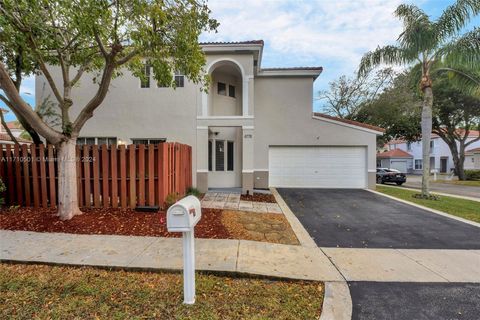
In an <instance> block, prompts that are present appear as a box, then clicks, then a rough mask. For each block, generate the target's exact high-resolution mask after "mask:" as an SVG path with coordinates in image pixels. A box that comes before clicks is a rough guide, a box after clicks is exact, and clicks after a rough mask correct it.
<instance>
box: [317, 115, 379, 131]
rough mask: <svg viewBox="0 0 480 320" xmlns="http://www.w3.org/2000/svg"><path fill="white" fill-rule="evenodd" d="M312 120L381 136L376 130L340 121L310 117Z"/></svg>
mask: <svg viewBox="0 0 480 320" xmlns="http://www.w3.org/2000/svg"><path fill="white" fill-rule="evenodd" d="M312 118H313V119H316V120H321V121H325V122H329V123H333V124H338V125H340V126H344V127H347V128H352V129H357V130H360V131H365V132H368V133H374V134H376V135H379V136H383V132H382V131H377V130H373V129H368V128H363V127H360V126H356V125H354V124H349V123H345V122H341V121H336V120H333V119H327V118H323V117H317V116H312Z"/></svg>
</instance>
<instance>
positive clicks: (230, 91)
mask: <svg viewBox="0 0 480 320" xmlns="http://www.w3.org/2000/svg"><path fill="white" fill-rule="evenodd" d="M209 73H210V80H211V83H210V88H209V91H208V100H207V101H208V115H209V116H242V114H243V78H242V77H243V75H242V70H241V69H240V68H239V66H238V65H237V64H236V63H235V62H233V61H219V62H217V63H214V64H213V65H212V66H211V67H210V71H209Z"/></svg>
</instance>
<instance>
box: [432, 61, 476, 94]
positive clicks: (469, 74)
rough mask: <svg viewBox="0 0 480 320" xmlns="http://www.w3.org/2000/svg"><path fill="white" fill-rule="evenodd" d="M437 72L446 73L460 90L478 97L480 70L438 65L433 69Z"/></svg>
mask: <svg viewBox="0 0 480 320" xmlns="http://www.w3.org/2000/svg"><path fill="white" fill-rule="evenodd" d="M435 72H437V73H446V74H447V75H448V79H449V81H451V82H452V83H453V84H454V85H455V86H456V87H458V88H459V89H460V90H461V91H463V92H465V93H467V94H471V95H473V96H477V97H480V72H478V71H477V72H475V71H473V70H468V69H465V68H461V67H456V68H452V67H447V66H444V67H440V68H438V69H436V70H435Z"/></svg>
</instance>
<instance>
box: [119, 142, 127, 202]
mask: <svg viewBox="0 0 480 320" xmlns="http://www.w3.org/2000/svg"><path fill="white" fill-rule="evenodd" d="M119 149H120V151H119V152H120V207H122V208H126V207H127V158H126V154H125V145H120V147H119Z"/></svg>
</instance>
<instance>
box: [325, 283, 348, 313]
mask: <svg viewBox="0 0 480 320" xmlns="http://www.w3.org/2000/svg"><path fill="white" fill-rule="evenodd" d="M351 318H352V298H351V296H350V289H349V288H348V284H347V283H346V282H344V281H341V282H325V294H324V298H323V306H322V314H321V315H320V318H319V320H344V319H345V320H350V319H351Z"/></svg>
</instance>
